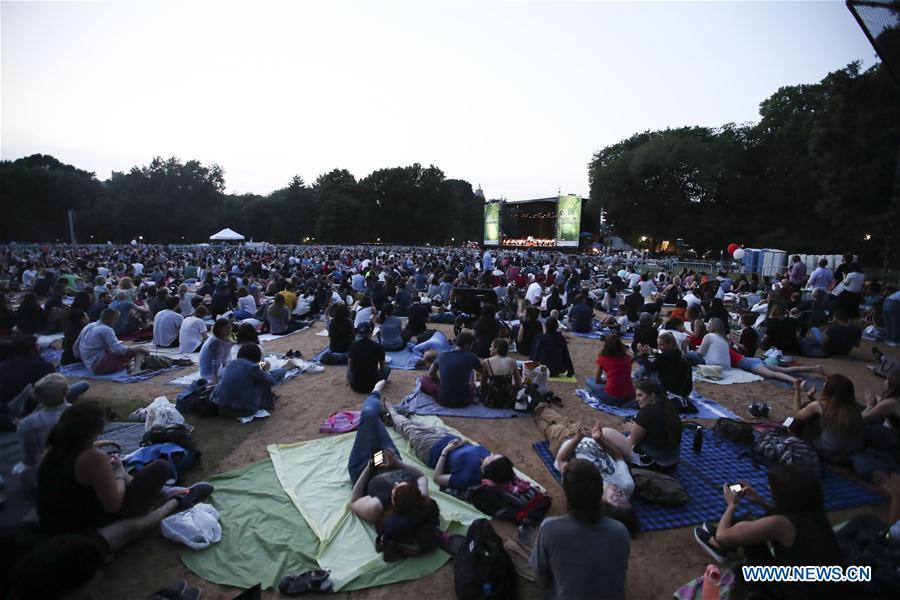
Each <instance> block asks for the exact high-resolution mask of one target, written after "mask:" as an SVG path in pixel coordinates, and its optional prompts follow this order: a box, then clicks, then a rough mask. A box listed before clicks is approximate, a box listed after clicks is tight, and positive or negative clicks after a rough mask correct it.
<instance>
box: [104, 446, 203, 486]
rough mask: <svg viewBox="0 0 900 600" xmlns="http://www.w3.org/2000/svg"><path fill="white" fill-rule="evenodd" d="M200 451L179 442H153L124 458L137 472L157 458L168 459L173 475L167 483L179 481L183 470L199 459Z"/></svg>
mask: <svg viewBox="0 0 900 600" xmlns="http://www.w3.org/2000/svg"><path fill="white" fill-rule="evenodd" d="M197 456H198V452H197V451H196V450H188V449H186V448H182V447H181V446H179V445H178V444H172V443H165V444H152V445H150V446H143V447H141V448H138V449H137V450H135V451H134V452H132V453H131V454H129V455H128V456H125V457H123V458H122V462H123V463H124V464H125V467H126V468H127V469H129V470H133V471H135V472H138V471H140V470H141V469H143V468H144V467H146V466H147V465H149V464H150V463H152V462H153V461H155V460H159V459H162V460H166V461H168V462H169V468H170V470H171V472H172V477H170V478H169V480H168V481H166V484H167V485H174V484H176V483H178V479H179V477H180V473H181V471H184V470H186V469H189V468H190V467H191V466H193V465H194V463H195V462H196V461H197Z"/></svg>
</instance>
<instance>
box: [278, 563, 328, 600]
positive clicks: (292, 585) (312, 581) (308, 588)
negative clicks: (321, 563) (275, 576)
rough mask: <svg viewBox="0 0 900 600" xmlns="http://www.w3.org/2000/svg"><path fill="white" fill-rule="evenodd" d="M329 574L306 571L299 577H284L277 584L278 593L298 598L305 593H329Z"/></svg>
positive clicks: (319, 571)
mask: <svg viewBox="0 0 900 600" xmlns="http://www.w3.org/2000/svg"><path fill="white" fill-rule="evenodd" d="M330 577H331V572H330V571H325V570H323V569H315V570H313V571H307V572H305V573H301V574H300V575H286V576H285V577H282V578H281V581H279V582H278V591H279V592H281V593H282V594H284V595H285V596H299V595H300V594H303V593H306V592H319V593H323V592H330V591H331V587H332V583H331V579H330Z"/></svg>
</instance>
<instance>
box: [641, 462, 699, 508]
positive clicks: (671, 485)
mask: <svg viewBox="0 0 900 600" xmlns="http://www.w3.org/2000/svg"><path fill="white" fill-rule="evenodd" d="M631 476H632V477H633V478H634V497H635V498H638V499H640V500H643V501H645V502H651V503H653V504H660V505H662V506H681V505H682V504H684V503H685V502H687V501H688V498H689V496H688V493H687V491H686V490H685V489H684V486H683V485H681V482H680V481H678V479H676V478H675V477H672V476H671V475H666V474H665V473H660V472H659V471H651V470H649V469H637V468H632V469H631Z"/></svg>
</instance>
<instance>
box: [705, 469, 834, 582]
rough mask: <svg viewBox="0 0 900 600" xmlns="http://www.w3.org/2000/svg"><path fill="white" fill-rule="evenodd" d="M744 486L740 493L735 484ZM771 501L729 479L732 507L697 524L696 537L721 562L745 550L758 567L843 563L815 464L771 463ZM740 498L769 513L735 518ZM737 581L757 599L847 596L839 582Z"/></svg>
mask: <svg viewBox="0 0 900 600" xmlns="http://www.w3.org/2000/svg"><path fill="white" fill-rule="evenodd" d="M738 484H739V485H740V486H741V491H740V492H739V493H735V492H733V491H732V490H731V485H738ZM769 489H770V490H771V491H772V504H771V505H770V504H769V503H767V502H766V501H765V500H764V499H763V498H762V497H761V496H760V495H759V494H758V493H757V492H756V490H754V489H753V487H752V486H750V484H748V483H747V482H745V481H741V482H738V483H737V484H730V483H725V484H724V485H723V489H722V495H723V496H724V497H725V503H726V505H727V508H726V509H725V512H724V513H723V514H722V517H721V518H720V519H719V522H718V523H704V524H703V525H700V526H697V527H695V528H694V539H695V540H696V541H697V543H698V544H700V547H701V548H703V550H705V551H706V553H707V554H709V555H710V556H711V557H713V559H715V560H716V561H717V562H726V561H727V560H728V559H729V557H731V556H733V552H734V551H736V550H738V549H743V551H744V564H746V565H753V566H777V565H783V566H800V565H842V564H843V562H844V561H843V557H842V555H841V550H840V546H839V545H838V541H837V538H836V537H835V534H834V532H833V531H832V528H831V523H830V522H829V521H828V516H827V515H826V514H825V506H824V501H823V494H822V486H821V484H820V483H819V480H818V479H817V478H816V475H815V473H814V472H813V471H812V470H811V469H798V468H795V467H791V466H789V465H785V464H782V463H777V464H774V465H771V466H770V467H769ZM741 500H748V501H750V502H752V503H754V504H758V505H759V506H762V507H763V508H765V509H766V513H767V514H766V516H764V517H760V518H758V519H754V520H744V521H735V518H734V515H735V512H736V511H737V507H738V504H739V503H740V501H741ZM735 572H736V573H737V574H738V577H739V579H738V581H739V583H740V584H742V585H746V586H747V587H748V591H749V592H751V593H755V594H758V595H753V596H750V597H754V598H756V597H758V598H798V599H800V598H802V599H812V598H843V597H846V596H845V594H844V593H843V592H844V591H845V590H842V589H841V587H840V586H835V585H834V584H833V583H825V582H822V583H797V582H790V583H771V582H767V583H751V582H748V581H745V580H743V578H742V571H741V569H735Z"/></svg>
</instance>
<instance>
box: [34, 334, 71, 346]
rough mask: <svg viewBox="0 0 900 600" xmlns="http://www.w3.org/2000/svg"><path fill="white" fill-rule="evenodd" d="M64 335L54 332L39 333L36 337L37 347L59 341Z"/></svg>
mask: <svg viewBox="0 0 900 600" xmlns="http://www.w3.org/2000/svg"><path fill="white" fill-rule="evenodd" d="M64 337H66V335H65V334H64V333H54V334H53V335H39V336H38V338H37V345H38V348H49V347H50V346H52V345H53V343H54V342H61V341H63V338H64Z"/></svg>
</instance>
